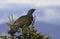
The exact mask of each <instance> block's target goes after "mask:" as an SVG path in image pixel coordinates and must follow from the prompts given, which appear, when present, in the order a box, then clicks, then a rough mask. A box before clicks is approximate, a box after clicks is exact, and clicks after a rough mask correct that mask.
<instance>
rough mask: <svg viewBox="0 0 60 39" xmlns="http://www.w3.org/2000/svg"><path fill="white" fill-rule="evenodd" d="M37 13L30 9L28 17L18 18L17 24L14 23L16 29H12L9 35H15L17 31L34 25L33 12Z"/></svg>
mask: <svg viewBox="0 0 60 39" xmlns="http://www.w3.org/2000/svg"><path fill="white" fill-rule="evenodd" d="M34 11H35V9H30V10H29V11H28V13H27V15H24V16H21V17H20V18H18V19H17V20H16V21H15V22H14V25H15V26H14V28H12V29H11V30H10V31H9V32H8V33H9V34H14V33H16V32H17V30H18V29H19V27H20V28H22V27H23V26H24V25H26V26H27V27H28V26H29V25H30V24H31V23H32V21H33V15H32V14H33V12H34Z"/></svg>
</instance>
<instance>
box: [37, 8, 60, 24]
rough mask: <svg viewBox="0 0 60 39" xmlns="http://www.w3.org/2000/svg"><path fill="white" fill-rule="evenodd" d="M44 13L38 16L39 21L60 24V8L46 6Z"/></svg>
mask: <svg viewBox="0 0 60 39" xmlns="http://www.w3.org/2000/svg"><path fill="white" fill-rule="evenodd" d="M43 11H44V15H43V16H40V15H38V16H37V20H38V21H42V22H48V23H54V24H60V10H59V9H56V7H55V8H52V7H51V8H44V9H43Z"/></svg>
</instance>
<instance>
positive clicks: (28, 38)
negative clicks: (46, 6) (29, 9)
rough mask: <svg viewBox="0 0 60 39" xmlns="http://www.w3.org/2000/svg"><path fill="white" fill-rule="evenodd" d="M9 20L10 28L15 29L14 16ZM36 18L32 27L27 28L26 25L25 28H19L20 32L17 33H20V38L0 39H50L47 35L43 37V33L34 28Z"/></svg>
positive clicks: (6, 38)
mask: <svg viewBox="0 0 60 39" xmlns="http://www.w3.org/2000/svg"><path fill="white" fill-rule="evenodd" d="M8 18H9V21H10V22H9V23H8V26H9V28H10V29H11V28H13V27H14V19H13V15H11V17H8ZM35 18H36V16H35V17H34V19H33V22H32V24H31V26H30V27H26V26H25V25H24V27H23V28H19V30H18V31H17V32H18V33H20V34H19V35H18V36H15V35H14V36H10V37H8V36H0V38H3V39H8V38H11V39H16V38H18V39H50V36H46V35H43V34H42V33H40V32H38V31H37V30H36V29H35V27H34V23H35ZM14 37H15V38H14Z"/></svg>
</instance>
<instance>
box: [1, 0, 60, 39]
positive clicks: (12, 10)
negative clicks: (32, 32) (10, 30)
mask: <svg viewBox="0 0 60 39" xmlns="http://www.w3.org/2000/svg"><path fill="white" fill-rule="evenodd" d="M32 8H35V9H36V11H35V12H34V14H33V16H36V22H43V23H47V24H54V25H57V26H60V0H0V25H2V24H4V23H7V22H9V20H8V16H10V15H11V14H13V16H14V20H16V19H17V18H18V17H20V16H22V15H25V14H26V13H27V12H28V10H29V9H32ZM0 27H1V26H0ZM2 28H3V27H2ZM0 29H1V28H0ZM55 30H58V31H59V28H57V29H56V28H55ZM46 32H48V31H46ZM53 39H54V38H53Z"/></svg>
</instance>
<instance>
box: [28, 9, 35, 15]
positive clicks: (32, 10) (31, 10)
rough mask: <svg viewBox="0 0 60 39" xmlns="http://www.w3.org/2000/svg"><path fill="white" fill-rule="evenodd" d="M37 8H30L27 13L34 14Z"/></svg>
mask: <svg viewBox="0 0 60 39" xmlns="http://www.w3.org/2000/svg"><path fill="white" fill-rule="evenodd" d="M35 10H36V9H30V10H29V11H28V13H27V15H32V14H33V12H34V11H35Z"/></svg>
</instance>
